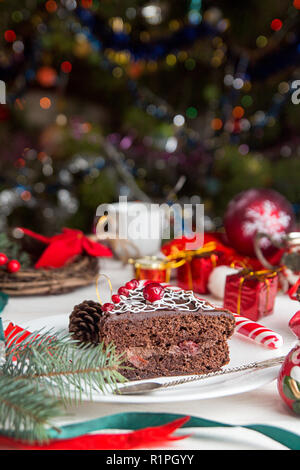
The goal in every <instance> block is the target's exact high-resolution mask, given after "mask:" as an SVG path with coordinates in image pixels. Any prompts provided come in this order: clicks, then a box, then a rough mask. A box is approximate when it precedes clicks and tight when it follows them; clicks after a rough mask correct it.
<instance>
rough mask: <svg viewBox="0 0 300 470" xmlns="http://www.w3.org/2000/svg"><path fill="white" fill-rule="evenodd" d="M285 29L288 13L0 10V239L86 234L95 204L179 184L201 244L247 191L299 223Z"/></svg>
mask: <svg viewBox="0 0 300 470" xmlns="http://www.w3.org/2000/svg"><path fill="white" fill-rule="evenodd" d="M241 18H244V20H241ZM299 18H300V17H299V8H298V7H297V5H296V4H295V3H292V2H290V1H289V0H284V1H282V2H280V4H278V5H277V4H274V2H272V1H271V0H267V1H266V2H264V4H263V5H262V4H261V2H258V1H255V2H254V4H253V5H252V6H251V8H249V5H247V4H243V3H240V4H239V6H238V8H237V7H236V3H234V2H233V1H229V2H226V5H224V2H221V1H218V0H216V1H213V2H201V1H198V0H191V1H189V2H178V4H176V5H174V4H173V3H172V5H171V3H170V2H137V1H135V0H131V1H130V2H125V3H124V4H122V5H115V6H113V5H108V3H107V2H99V1H98V0H91V1H88V2H86V1H81V0H74V1H73V0H72V1H66V0H62V1H60V0H57V1H56V0H53V1H50V2H43V1H41V0H39V1H37V2H34V3H30V2H26V3H25V4H24V6H23V7H22V8H20V5H19V2H17V1H16V0H11V1H9V2H8V1H7V0H4V1H2V2H1V3H0V25H1V31H2V32H3V33H2V34H1V37H0V46H1V54H0V80H3V81H4V82H5V85H6V102H7V104H6V105H4V104H2V105H0V119H1V129H0V136H1V142H2V150H1V163H0V166H1V168H0V169H1V178H0V215H1V218H0V223H1V226H0V228H2V229H4V228H6V227H8V226H18V225H19V226H27V220H29V219H30V227H29V228H31V229H33V230H36V231H38V232H42V233H45V234H47V233H49V234H53V232H54V231H55V230H60V229H61V227H62V226H69V227H75V228H78V229H81V230H83V231H84V232H85V233H87V232H89V231H90V229H91V226H92V223H93V217H94V212H95V207H96V206H97V205H98V204H99V203H101V202H109V201H114V200H115V199H116V198H117V196H118V195H119V194H120V193H121V194H124V195H128V196H129V197H130V198H131V199H140V200H143V199H147V200H149V199H151V200H155V201H165V200H166V199H167V200H168V198H169V195H170V194H171V193H172V190H173V188H174V187H175V186H176V183H177V181H178V179H179V178H180V177H181V176H182V175H184V176H186V178H187V180H188V184H186V185H184V186H183V187H182V189H181V190H180V191H179V192H178V193H177V194H176V197H175V199H177V200H179V201H180V202H192V203H197V202H203V203H205V208H206V219H205V228H206V229H207V230H211V229H218V228H220V226H221V225H222V216H223V213H224V210H225V207H226V206H227V204H228V202H229V201H230V200H231V199H232V197H233V196H234V195H236V194H237V193H238V192H239V191H242V190H245V189H248V188H252V187H266V188H271V187H272V188H275V189H276V190H278V191H279V192H281V193H282V194H283V195H284V196H285V197H286V198H287V199H288V200H289V201H290V202H291V203H292V204H293V207H294V210H295V212H296V214H299V209H300V205H299V199H300V193H299V184H298V176H297V175H298V174H299V170H300V166H299V138H298V129H297V116H298V114H299V111H298V108H297V105H295V104H293V101H292V95H293V92H294V88H293V81H294V80H296V79H297V73H298V68H299V62H300V54H299V34H298V29H299ZM195 83H197V87H195V86H194V84H195ZM170 84H172V86H170ZM37 207H38V208H39V210H38V211H37V210H36V209H37ZM28 216H30V217H28Z"/></svg>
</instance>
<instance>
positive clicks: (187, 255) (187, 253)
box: [167, 242, 217, 290]
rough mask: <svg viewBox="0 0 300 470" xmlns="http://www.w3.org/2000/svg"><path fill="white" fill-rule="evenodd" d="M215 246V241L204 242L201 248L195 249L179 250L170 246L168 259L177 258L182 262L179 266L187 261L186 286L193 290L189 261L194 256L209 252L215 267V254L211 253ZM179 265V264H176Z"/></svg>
mask: <svg viewBox="0 0 300 470" xmlns="http://www.w3.org/2000/svg"><path fill="white" fill-rule="evenodd" d="M216 248H217V244H216V242H208V243H205V245H203V246H202V247H201V248H198V249H197V250H179V249H178V248H177V246H173V247H171V253H170V255H168V256H167V258H168V259H170V260H174V259H175V260H178V259H180V261H181V262H182V264H180V266H182V265H183V264H186V263H187V268H188V271H187V275H188V287H189V289H191V290H193V275H192V267H191V261H192V259H193V258H194V257H195V256H200V255H205V254H209V253H210V254H211V255H210V259H211V262H212V264H213V267H216V264H217V256H216V255H215V254H214V253H212V252H213V251H215V250H216ZM177 267H179V266H177Z"/></svg>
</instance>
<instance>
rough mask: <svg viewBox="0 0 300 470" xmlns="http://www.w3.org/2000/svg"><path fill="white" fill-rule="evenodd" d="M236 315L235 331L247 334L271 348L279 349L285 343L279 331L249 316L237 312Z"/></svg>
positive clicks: (248, 336)
mask: <svg viewBox="0 0 300 470" xmlns="http://www.w3.org/2000/svg"><path fill="white" fill-rule="evenodd" d="M234 316H235V321H236V327H235V333H240V334H241V335H243V336H247V338H249V339H252V340H253V341H255V342H256V343H259V344H262V345H263V346H266V347H268V348H270V349H278V348H281V346H282V345H283V339H282V336H281V335H280V334H279V333H276V332H275V331H273V330H270V329H269V328H266V327H265V326H262V325H260V324H259V323H256V322H254V321H252V320H249V318H245V317H241V316H240V315H237V314H234Z"/></svg>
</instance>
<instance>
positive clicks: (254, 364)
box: [161, 356, 285, 388]
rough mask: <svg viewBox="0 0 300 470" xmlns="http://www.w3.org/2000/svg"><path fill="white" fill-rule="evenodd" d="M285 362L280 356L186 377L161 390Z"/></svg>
mask: <svg viewBox="0 0 300 470" xmlns="http://www.w3.org/2000/svg"><path fill="white" fill-rule="evenodd" d="M284 360H285V356H280V357H276V358H273V359H267V360H266V361H261V362H252V363H250V364H245V365H243V366H237V367H232V368H231V369H225V370H220V371H217V372H209V373H208V374H203V375H197V376H196V377H195V376H193V377H185V378H183V379H178V380H172V381H171V382H168V383H165V384H161V388H167V387H175V386H176V385H182V384H185V383H189V382H197V381H199V380H204V379H207V378H210V377H218V376H220V375H226V374H232V373H234V372H242V371H244V370H251V369H252V370H253V369H267V368H268V367H273V366H277V365H279V364H282V363H283V362H284Z"/></svg>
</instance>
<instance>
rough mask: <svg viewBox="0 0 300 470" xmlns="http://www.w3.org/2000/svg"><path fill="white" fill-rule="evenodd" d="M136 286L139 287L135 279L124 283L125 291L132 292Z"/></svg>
mask: <svg viewBox="0 0 300 470" xmlns="http://www.w3.org/2000/svg"><path fill="white" fill-rule="evenodd" d="M138 285H139V281H137V280H136V279H131V281H129V282H126V284H125V287H126V289H129V290H133V289H136V288H137V287H138Z"/></svg>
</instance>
